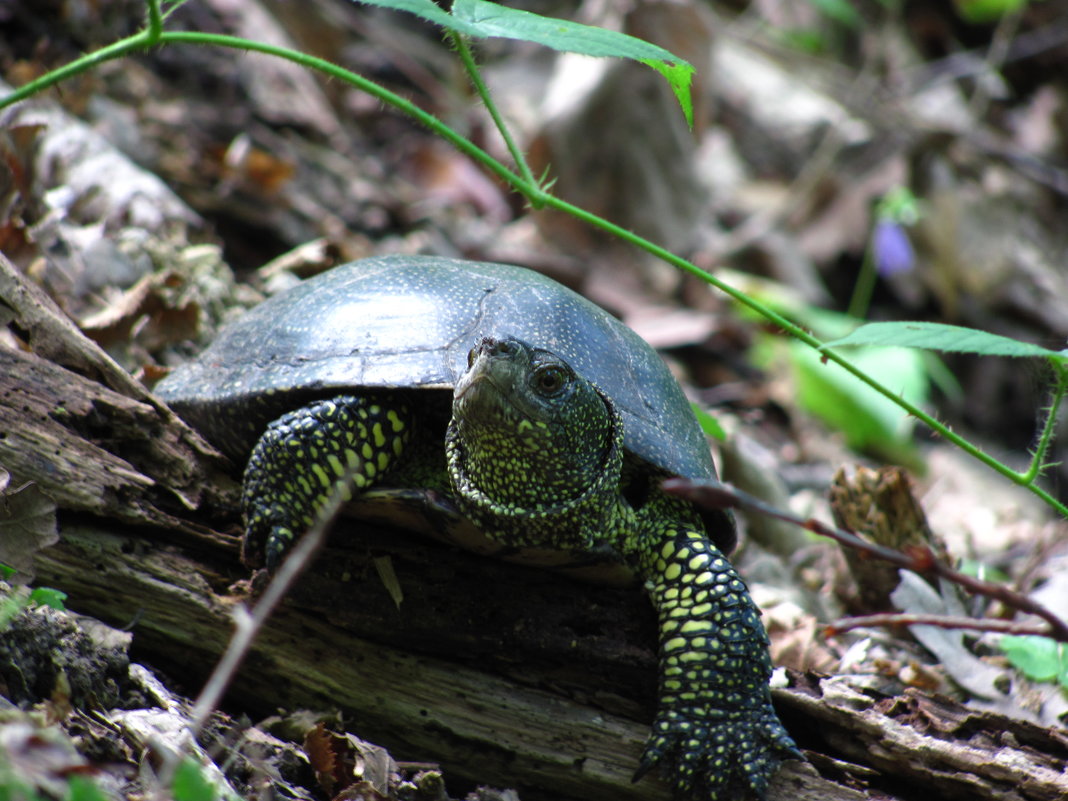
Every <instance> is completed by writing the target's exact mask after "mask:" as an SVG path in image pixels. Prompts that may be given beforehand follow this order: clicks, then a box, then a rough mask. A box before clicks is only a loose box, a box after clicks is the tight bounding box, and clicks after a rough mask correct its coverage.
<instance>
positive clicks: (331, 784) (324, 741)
mask: <svg viewBox="0 0 1068 801" xmlns="http://www.w3.org/2000/svg"><path fill="white" fill-rule="evenodd" d="M339 740H340V738H338V737H337V735H335V734H334V733H333V732H329V731H327V730H326V727H325V726H324V725H323V724H322V723H317V724H315V728H313V729H310V730H309V731H308V733H307V734H305V735H304V753H305V754H306V755H307V757H308V762H309V763H311V767H312V770H314V771H315V778H316V780H317V781H318V782H319V786H320V787H321V788H322V789H323V791H324V792H326V793H327V794H328V795H330V796H333V794H334V791H335V790H336V789H337V788H339V787H340V788H342V789H344V788H345V787H347V786H348V785H349V784H350V783H351V782H352V774H351V773H349V774H348V775H347V776H346V775H343V772H342V767H341V765H342V762H343V760H342V759H341V758H340V755H339V754H338V746H339V745H340V746H343V745H344V744H343V743H342V742H339Z"/></svg>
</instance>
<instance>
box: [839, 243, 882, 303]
mask: <svg viewBox="0 0 1068 801" xmlns="http://www.w3.org/2000/svg"><path fill="white" fill-rule="evenodd" d="M874 291H875V249H874V248H873V247H872V246H871V245H870V244H869V245H868V246H867V247H865V248H864V259H863V261H861V263H860V272H859V273H857V283H856V284H855V285H854V287H853V296H852V297H851V298H850V299H849V309H848V310H847V312H846V313H847V314H848V315H849V316H850V317H854V318H856V319H857V320H862V319H864V317H866V316H867V314H868V307H869V306H870V305H871V296H872V293H873V292H874Z"/></svg>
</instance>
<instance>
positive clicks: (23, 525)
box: [0, 467, 59, 584]
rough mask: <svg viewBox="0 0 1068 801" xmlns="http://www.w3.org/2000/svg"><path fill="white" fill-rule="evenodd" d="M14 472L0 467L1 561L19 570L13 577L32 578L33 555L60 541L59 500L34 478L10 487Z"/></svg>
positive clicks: (22, 579)
mask: <svg viewBox="0 0 1068 801" xmlns="http://www.w3.org/2000/svg"><path fill="white" fill-rule="evenodd" d="M10 482H11V475H10V473H8V472H7V471H6V470H4V469H3V468H2V467H0V562H3V563H4V564H6V565H9V566H11V567H13V568H15V570H16V571H17V573H16V574H15V576H14V577H13V578H12V581H14V582H15V583H19V584H25V583H28V582H30V581H32V580H33V576H34V569H33V558H34V555H35V554H36V553H37V552H38V551H40V550H41V549H43V548H47V547H48V546H50V545H55V544H56V543H57V542H59V531H58V528H57V527H56V504H55V502H54V501H53V500H52V499H51V498H49V497H48V496H47V495H45V494H44V493H43V492H41V489H40V488H39V487H38V486H37V485H36V484H34V483H32V482H27V483H26V484H22V485H21V486H18V487H16V488H14V489H11V488H9V484H10Z"/></svg>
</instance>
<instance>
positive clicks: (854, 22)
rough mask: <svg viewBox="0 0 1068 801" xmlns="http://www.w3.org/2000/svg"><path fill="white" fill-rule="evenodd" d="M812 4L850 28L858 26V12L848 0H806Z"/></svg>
mask: <svg viewBox="0 0 1068 801" xmlns="http://www.w3.org/2000/svg"><path fill="white" fill-rule="evenodd" d="M808 1H809V2H810V3H811V4H812V6H813V7H814V8H815V9H816V10H817V11H819V12H820V13H822V14H824V15H825V16H827V17H830V18H831V19H833V20H834V21H835V22H840V23H842V24H843V25H845V26H847V27H850V28H859V27H860V14H858V13H857V10H856V9H855V8H854V7H853V4H852V3H850V2H849V0H808Z"/></svg>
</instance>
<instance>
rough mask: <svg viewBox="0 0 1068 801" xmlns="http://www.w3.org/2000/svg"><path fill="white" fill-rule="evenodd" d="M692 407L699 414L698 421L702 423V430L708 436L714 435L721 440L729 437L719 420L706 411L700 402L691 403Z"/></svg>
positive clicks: (695, 413)
mask: <svg viewBox="0 0 1068 801" xmlns="http://www.w3.org/2000/svg"><path fill="white" fill-rule="evenodd" d="M690 408H691V409H693V413H694V415H696V416H697V422H698V423H700V424H701V430H702V431H704V432H705V436H706V437H713V438H715V439H718V440H719V441H720V442H723V441H724V440H726V439H727V432H726V431H724V430H723V426H721V425H720V424H719V420H717V419H716V418H715V417H713V416H712V415H710V414H709V413H708V412H706V411H705V410H704V408H703V407H702V406H701V405H700V404H698V403H691V404H690Z"/></svg>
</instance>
